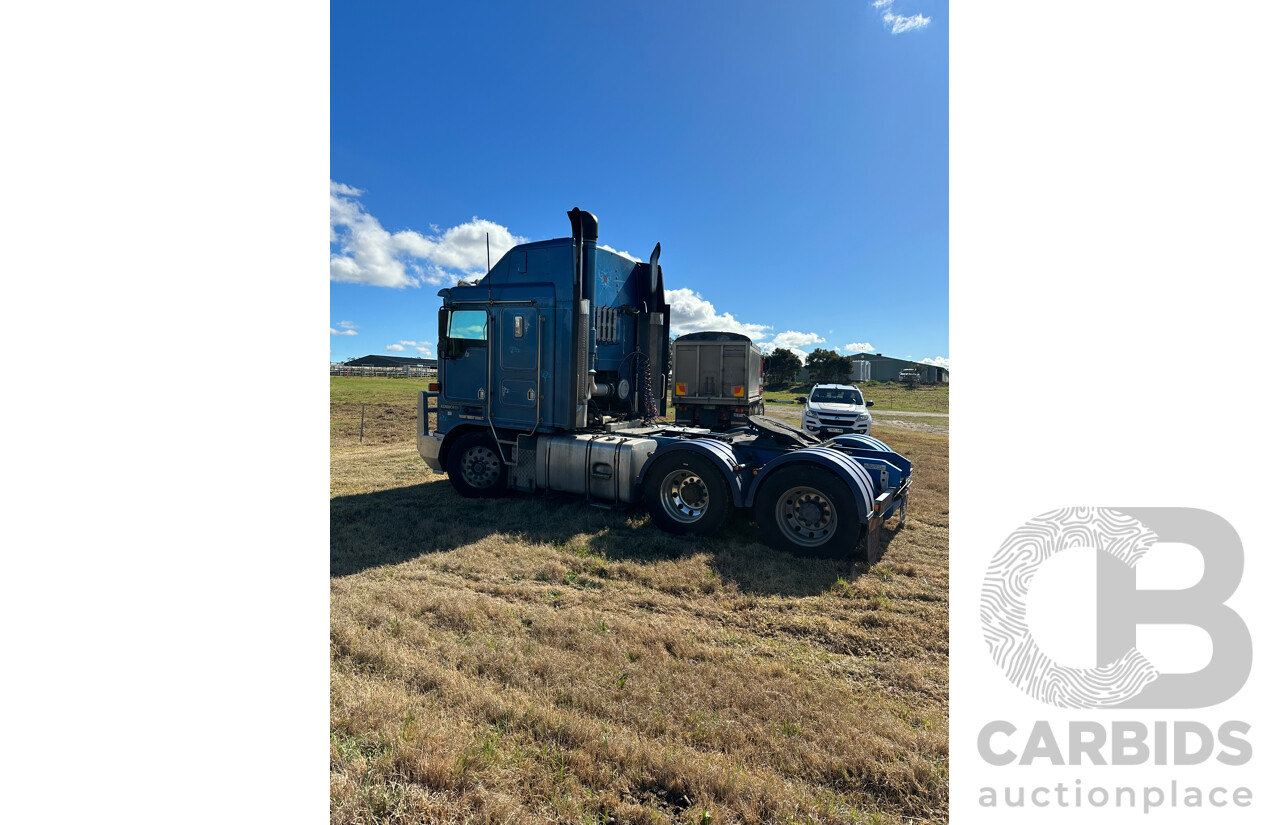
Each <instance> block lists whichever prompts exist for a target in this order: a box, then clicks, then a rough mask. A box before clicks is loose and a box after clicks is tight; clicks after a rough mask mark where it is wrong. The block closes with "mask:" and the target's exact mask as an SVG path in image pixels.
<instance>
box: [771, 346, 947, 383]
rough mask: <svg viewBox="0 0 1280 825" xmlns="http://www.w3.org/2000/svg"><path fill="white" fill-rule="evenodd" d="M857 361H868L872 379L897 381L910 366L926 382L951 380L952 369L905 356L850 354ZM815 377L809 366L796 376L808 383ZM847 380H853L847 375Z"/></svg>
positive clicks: (799, 381)
mask: <svg viewBox="0 0 1280 825" xmlns="http://www.w3.org/2000/svg"><path fill="white" fill-rule="evenodd" d="M850 357H851V358H853V360H855V361H866V362H867V366H868V367H869V368H870V369H871V377H870V378H869V379H868V380H870V381H897V380H898V376H899V375H901V374H902V371H903V370H905V369H907V368H908V367H910V368H911V369H913V370H915V371H916V374H917V375H919V376H920V380H921V382H923V383H925V384H948V383H950V382H951V371H950V370H948V369H947V368H946V367H939V366H935V365H933V364H922V363H920V362H919V361H908V360H906V359H904V358H890V357H889V356H887V355H881V354H879V353H875V354H870V353H865V352H862V353H858V354H857V355H853V356H850ZM812 380H813V379H812V378H811V377H810V375H809V368H808V367H804V368H803V369H801V370H800V373H799V374H798V375H797V376H796V381H797V383H800V384H808V383H810V382H811V381H812ZM845 380H853V379H852V378H851V377H848V376H846V378H845Z"/></svg>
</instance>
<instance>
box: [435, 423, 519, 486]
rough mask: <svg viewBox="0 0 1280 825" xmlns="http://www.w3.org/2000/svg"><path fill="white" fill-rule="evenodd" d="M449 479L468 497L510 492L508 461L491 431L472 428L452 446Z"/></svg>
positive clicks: (448, 464) (448, 467) (447, 467)
mask: <svg viewBox="0 0 1280 825" xmlns="http://www.w3.org/2000/svg"><path fill="white" fill-rule="evenodd" d="M445 469H446V470H447V471H448V474H449V483H450V484H452V485H453V489H455V490H457V491H458V494H459V495H463V496H466V497H467V498H498V497H500V496H503V495H506V492H507V465H506V464H505V463H504V462H503V461H502V453H501V452H500V451H499V450H498V445H497V444H495V443H494V442H493V438H492V437H490V435H489V434H488V433H483V432H471V433H467V434H466V435H464V436H462V437H461V438H459V439H458V441H457V443H456V444H454V445H453V446H452V447H451V448H450V449H449V458H448V463H447V465H446V467H445Z"/></svg>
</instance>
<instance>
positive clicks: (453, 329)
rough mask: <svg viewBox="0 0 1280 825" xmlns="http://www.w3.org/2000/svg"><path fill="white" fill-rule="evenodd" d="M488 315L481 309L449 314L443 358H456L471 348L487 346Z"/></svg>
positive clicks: (459, 310)
mask: <svg viewBox="0 0 1280 825" xmlns="http://www.w3.org/2000/svg"><path fill="white" fill-rule="evenodd" d="M488 321H489V313H488V312H486V311H485V310H483V309H455V310H454V311H453V312H451V313H449V329H448V333H447V337H446V338H445V353H444V354H445V357H446V358H458V357H460V356H461V355H462V354H463V353H464V352H466V350H468V349H469V348H471V347H486V346H488V345H489V341H488V337H489V324H488Z"/></svg>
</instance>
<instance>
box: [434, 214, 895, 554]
mask: <svg viewBox="0 0 1280 825" xmlns="http://www.w3.org/2000/svg"><path fill="white" fill-rule="evenodd" d="M568 214H569V221H570V223H571V224H572V228H573V236H572V237H571V238H558V239H555V240H548V241H537V242H534V243H527V244H520V245H519V246H516V247H514V248H512V249H511V250H510V251H509V252H507V254H506V255H504V256H503V257H502V259H501V260H499V261H498V262H497V264H496V265H494V266H493V267H492V268H491V269H490V270H489V272H488V274H487V275H486V276H485V277H484V278H482V279H480V280H479V281H477V282H475V283H472V284H461V285H459V286H455V287H450V288H447V289H442V290H440V293H439V294H440V297H441V298H443V299H444V305H443V306H442V307H441V308H440V319H439V321H440V332H439V347H438V360H439V383H438V384H437V385H433V386H432V388H431V390H429V391H424V392H421V393H419V398H418V425H417V426H418V430H417V437H418V452H419V453H420V454H421V455H422V457H423V459H425V460H426V462H427V465H428V466H429V467H431V469H432V470H434V471H436V472H444V473H447V474H448V477H449V481H450V482H451V483H452V484H453V486H454V488H455V489H456V490H457V491H458V493H459V494H461V495H463V496H468V497H496V496H503V495H508V494H510V493H512V492H513V491H514V492H521V493H547V492H562V493H568V494H571V495H576V496H581V497H583V498H584V499H585V500H586V501H587V502H589V503H591V504H595V505H598V506H604V507H628V506H633V505H637V504H639V503H641V502H643V504H644V506H645V507H646V508H647V510H648V512H649V515H650V517H651V518H652V519H653V521H654V523H655V524H657V526H658V527H660V528H662V529H663V530H667V531H669V532H672V533H678V534H692V535H699V536H709V535H713V534H715V533H717V532H718V531H719V530H720V529H721V527H722V526H723V525H724V523H725V521H726V520H727V519H728V518H729V516H730V515H731V514H732V513H733V512H734V511H735V510H744V509H745V510H751V511H753V512H754V515H755V521H756V524H757V526H758V528H759V530H760V533H761V536H762V538H763V539H764V541H765V543H767V544H768V545H770V546H771V547H773V548H775V549H778V550H784V551H787V552H792V553H797V554H801V555H817V556H827V557H842V556H853V557H854V558H864V559H866V560H868V561H870V562H875V561H878V560H879V558H880V555H881V553H882V552H883V549H882V545H883V542H884V537H883V536H882V529H881V525H882V524H884V523H885V522H886V521H887V520H888V519H889V517H890V516H892V515H893V514H895V513H897V514H899V524H901V523H902V521H903V520H904V519H905V515H906V505H907V495H908V493H909V491H910V489H911V462H910V461H908V460H907V459H906V458H904V457H903V456H901V455H898V454H897V453H895V452H894V451H893V450H892V449H891V448H890V447H889V446H888V445H886V444H885V443H884V442H882V441H879V440H878V439H875V438H871V437H869V436H861V435H844V436H839V437H836V438H833V439H829V440H826V441H821V440H819V439H818V438H817V437H815V436H813V435H810V434H808V433H805V432H803V431H801V430H799V429H797V428H794V427H791V426H789V425H787V424H785V423H782V422H779V421H774V420H772V419H768V418H765V417H764V416H760V415H752V416H750V417H749V418H748V420H747V421H746V422H744V423H743V425H742V426H740V427H737V428H736V429H733V430H730V431H728V432H712V431H710V430H707V429H702V428H697V427H689V426H676V425H673V424H669V423H666V422H664V421H662V420H660V419H661V418H662V417H663V416H665V415H666V412H667V361H668V355H669V348H670V337H669V336H670V330H671V310H670V308H669V307H668V306H667V304H666V300H665V297H664V292H663V283H662V267H661V266H660V265H659V264H658V256H659V254H660V252H661V248H662V247H661V244H659V245H657V246H655V247H654V250H653V254H652V256H651V257H650V258H649V262H648V263H647V264H646V263H642V262H638V261H635V260H633V259H631V258H629V257H626V256H623V255H619V254H616V253H614V252H611V251H609V250H608V249H602V248H600V246H599V244H598V238H599V223H598V221H597V220H596V217H595V216H594V215H592V214H591V213H590V212H584V211H582V210H579V209H576V208H575V209H574V210H573V211H571V212H569V213H568Z"/></svg>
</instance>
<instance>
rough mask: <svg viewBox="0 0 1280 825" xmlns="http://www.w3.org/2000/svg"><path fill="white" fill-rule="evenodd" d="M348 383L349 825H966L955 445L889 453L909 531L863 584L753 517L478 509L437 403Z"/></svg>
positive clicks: (337, 416)
mask: <svg viewBox="0 0 1280 825" xmlns="http://www.w3.org/2000/svg"><path fill="white" fill-rule="evenodd" d="M331 382H332V384H333V387H334V390H333V393H332V398H333V401H332V403H331V420H332V430H331V433H332V435H331V443H330V449H331V464H330V467H331V490H332V496H333V498H332V501H331V517H330V518H331V557H330V569H331V576H332V578H331V583H332V592H331V631H330V633H331V636H330V638H331V642H330V646H331V651H332V666H331V690H330V693H331V734H330V766H331V767H330V771H331V773H330V788H331V791H330V794H331V812H332V819H333V821H334V822H340V823H363V822H459V823H461V822H477V823H480V822H493V823H499V822H501V823H534V822H538V823H544V822H576V823H601V825H603V823H654V825H657V823H734V822H745V823H756V822H777V823H788V822H875V823H899V822H918V821H935V822H936V821H945V820H946V818H947V771H948V763H947V575H948V574H947V571H948V565H947V522H948V515H947V435H946V434H943V433H936V432H919V431H913V430H906V429H903V430H896V429H887V428H886V429H881V430H878V431H877V433H876V434H877V435H878V436H879V437H881V438H884V439H885V440H887V441H889V442H890V443H891V444H893V445H894V446H895V447H896V448H898V449H899V450H900V451H902V452H903V453H905V454H906V455H908V456H909V457H910V458H911V459H912V460H913V462H915V467H916V487H915V492H914V494H913V497H912V505H911V513H910V519H909V521H908V523H907V526H906V527H905V528H904V529H903V530H902V531H901V532H900V533H898V535H897V536H895V537H894V538H893V540H892V542H891V543H890V544H889V547H888V550H887V552H886V554H885V557H884V560H883V561H882V562H881V563H879V564H877V565H875V566H874V567H872V568H871V569H869V570H868V569H866V568H865V567H861V566H860V567H856V568H852V569H851V568H850V567H849V566H848V565H847V564H843V565H842V564H838V563H836V562H831V561H814V560H808V559H797V558H794V557H791V556H787V555H784V554H780V553H777V552H774V551H773V550H770V549H768V548H767V547H765V546H764V545H762V544H759V543H757V542H756V540H755V528H754V525H751V524H750V523H748V522H746V521H745V520H741V519H740V520H738V521H737V522H735V523H733V524H731V526H730V528H729V529H728V530H727V531H726V532H725V534H724V535H723V536H722V537H719V538H716V539H714V540H705V539H703V540H699V539H684V538H677V537H673V536H670V535H667V534H665V533H662V532H661V531H659V530H657V529H656V528H655V527H653V526H652V525H651V524H650V523H649V520H648V518H647V517H646V516H645V515H644V513H643V511H628V512H618V511H612V510H601V509H596V508H593V507H590V506H588V505H586V504H584V503H582V502H580V501H577V500H575V499H572V498H567V497H540V498H530V497H513V498H508V499H499V500H473V499H463V498H461V497H459V496H457V495H455V494H454V492H453V490H452V488H451V487H450V486H449V483H448V481H447V480H446V479H445V478H444V476H440V475H432V474H430V473H429V471H428V470H427V469H426V467H425V465H424V464H423V462H422V461H421V459H420V458H419V457H418V455H417V452H416V450H415V446H414V442H413V424H414V408H413V403H414V397H415V396H414V393H415V391H416V390H417V389H419V388H423V387H422V386H421V384H420V383H419V382H411V381H408V380H393V379H374V378H349V379H341V378H335V379H331ZM362 399H368V400H376V401H377V402H378V404H377V405H376V406H375V405H371V406H369V407H368V408H367V410H366V420H365V438H364V443H363V444H361V443H358V441H357V433H358V427H359V418H360V401H361V400H362Z"/></svg>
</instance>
